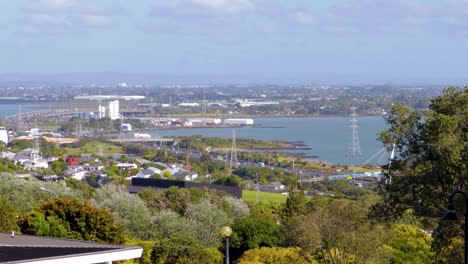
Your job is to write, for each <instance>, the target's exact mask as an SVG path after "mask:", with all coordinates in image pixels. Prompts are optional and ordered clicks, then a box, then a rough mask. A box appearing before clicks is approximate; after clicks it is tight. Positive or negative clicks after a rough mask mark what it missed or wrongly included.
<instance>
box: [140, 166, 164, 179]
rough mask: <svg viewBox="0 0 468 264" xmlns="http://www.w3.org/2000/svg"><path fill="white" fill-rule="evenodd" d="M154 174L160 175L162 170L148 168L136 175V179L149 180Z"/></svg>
mask: <svg viewBox="0 0 468 264" xmlns="http://www.w3.org/2000/svg"><path fill="white" fill-rule="evenodd" d="M154 174H160V175H161V174H162V170H160V169H158V168H155V167H149V168H147V169H141V170H140V172H138V174H137V175H136V177H138V178H149V177H151V176H153V175H154Z"/></svg>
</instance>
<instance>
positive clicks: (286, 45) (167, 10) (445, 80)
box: [0, 0, 468, 85]
mask: <svg viewBox="0 0 468 264" xmlns="http://www.w3.org/2000/svg"><path fill="white" fill-rule="evenodd" d="M2 11H3V12H2V16H1V17H0V39H1V40H0V58H1V59H0V75H5V74H45V75H55V74H62V73H82V72H86V73H93V72H96V73H105V72H107V73H108V72H113V73H128V74H141V75H150V76H206V78H207V79H209V78H210V76H214V77H213V79H214V80H215V79H216V80H217V79H222V78H223V76H226V80H228V81H229V82H233V83H234V82H236V83H242V82H243V81H244V82H248V83H268V82H270V83H272V82H279V83H341V84H344V83H348V84H370V83H394V84H404V83H408V84H442V85H444V84H447V85H462V84H465V83H468V76H467V75H466V70H465V69H466V68H468V52H466V47H467V46H468V19H467V17H468V1H467V0H439V1H435V0H434V1H432V0H412V1H408V0H406V1H405V0H316V1H310V0H295V1H288V0H171V1H167V0H165V1H163V0H139V1H125V0H100V1H92V0H16V1H4V2H3V3H2ZM187 78H188V79H190V77H187ZM0 79H1V78H0ZM196 79H197V78H195V80H196ZM231 79H232V80H231ZM122 81H125V80H122ZM207 82H209V80H207Z"/></svg>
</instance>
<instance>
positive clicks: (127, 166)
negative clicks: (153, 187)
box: [116, 163, 138, 170]
mask: <svg viewBox="0 0 468 264" xmlns="http://www.w3.org/2000/svg"><path fill="white" fill-rule="evenodd" d="M116 166H117V168H119V169H121V170H125V169H129V170H134V169H137V168H138V165H136V164H135V163H117V165H116Z"/></svg>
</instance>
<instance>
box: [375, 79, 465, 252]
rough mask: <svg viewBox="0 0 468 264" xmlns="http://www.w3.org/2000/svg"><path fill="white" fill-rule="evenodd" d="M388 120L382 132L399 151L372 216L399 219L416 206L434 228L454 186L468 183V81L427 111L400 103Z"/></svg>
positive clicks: (436, 101) (438, 99)
mask: <svg viewBox="0 0 468 264" xmlns="http://www.w3.org/2000/svg"><path fill="white" fill-rule="evenodd" d="M387 123H388V124H389V128H388V129H387V130H386V131H384V132H383V133H382V134H381V136H380V138H381V140H382V141H383V142H384V143H385V144H387V145H394V146H395V149H396V151H397V153H398V155H396V156H395V160H393V161H392V163H391V164H390V165H389V166H390V167H388V166H387V168H388V169H389V171H388V173H387V175H386V176H387V183H388V184H385V185H383V187H382V188H381V190H380V192H381V194H382V195H383V202H382V203H379V204H377V205H376V206H374V207H373V210H372V216H373V217H374V218H377V219H383V220H395V219H397V218H399V217H401V216H402V214H403V213H404V212H405V211H406V210H407V209H409V208H411V209H413V213H414V215H416V216H422V217H423V218H422V220H423V224H424V227H425V228H426V229H430V230H434V229H435V227H436V226H437V225H438V223H439V222H440V218H441V216H442V215H443V214H444V213H445V212H446V210H447V209H446V205H447V204H448V202H449V201H448V199H449V197H450V195H451V193H452V192H453V188H454V186H458V187H459V188H461V189H466V188H467V187H468V144H467V142H468V87H464V88H459V89H456V88H448V89H446V90H445V91H444V93H443V95H441V96H438V97H435V98H433V99H432V100H431V104H430V107H429V109H428V110H427V111H422V112H416V111H414V110H411V109H409V108H408V107H404V106H401V105H397V106H395V107H393V109H392V110H391V112H390V115H389V116H388V118H387ZM458 198H459V197H458ZM455 202H458V200H456V201H455ZM458 207H459V208H460V207H461V206H458ZM445 234H446V236H447V235H449V234H453V235H460V233H455V232H446V233H445ZM437 239H442V241H451V238H450V237H444V236H436V240H437ZM435 242H437V241H435ZM440 253H441V252H438V254H440Z"/></svg>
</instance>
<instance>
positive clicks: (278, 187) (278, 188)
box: [260, 182, 286, 192]
mask: <svg viewBox="0 0 468 264" xmlns="http://www.w3.org/2000/svg"><path fill="white" fill-rule="evenodd" d="M285 188H286V186H284V185H283V184H282V183H281V182H270V183H269V184H265V185H260V190H262V191H264V192H282V191H283V190H284V189H285Z"/></svg>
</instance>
